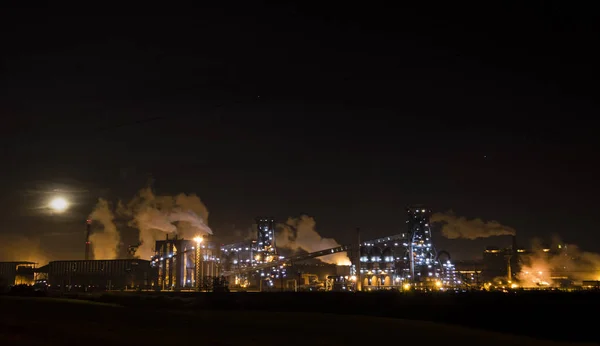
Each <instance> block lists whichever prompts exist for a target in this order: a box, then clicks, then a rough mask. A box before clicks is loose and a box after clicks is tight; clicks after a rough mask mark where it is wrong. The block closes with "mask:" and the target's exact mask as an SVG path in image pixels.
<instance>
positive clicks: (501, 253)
mask: <svg viewBox="0 0 600 346" xmlns="http://www.w3.org/2000/svg"><path fill="white" fill-rule="evenodd" d="M525 254H526V250H525V249H522V248H519V247H518V246H517V238H516V237H515V236H513V237H512V246H511V247H509V248H499V247H496V246H488V247H486V248H485V250H484V251H483V271H482V279H483V280H485V281H493V280H495V279H497V278H503V279H506V280H508V281H513V280H516V276H517V274H518V273H519V271H520V270H521V257H522V256H523V255H525Z"/></svg>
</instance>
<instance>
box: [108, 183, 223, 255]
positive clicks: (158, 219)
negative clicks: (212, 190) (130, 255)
mask: <svg viewBox="0 0 600 346" xmlns="http://www.w3.org/2000/svg"><path fill="white" fill-rule="evenodd" d="M119 210H120V214H121V215H125V216H129V217H131V218H132V220H131V222H130V223H129V225H130V226H133V227H135V228H137V229H138V230H139V232H140V234H139V239H140V246H139V247H138V250H137V252H136V254H137V255H139V256H140V257H141V258H144V259H146V258H150V257H151V256H152V255H153V254H154V243H155V241H156V240H159V239H164V238H165V236H166V235H167V234H173V235H175V234H176V235H178V236H179V237H183V238H185V239H191V238H193V237H195V236H196V235H199V234H212V230H211V229H210V227H208V223H207V220H208V210H207V208H206V206H205V205H204V203H202V201H201V200H200V198H198V196H196V195H193V194H192V195H186V194H179V195H177V196H156V195H154V193H153V192H152V190H151V189H150V188H146V189H142V190H141V191H140V192H139V193H138V195H137V196H136V197H135V198H134V199H133V200H132V201H131V202H129V203H128V204H127V206H124V205H123V204H120V208H119Z"/></svg>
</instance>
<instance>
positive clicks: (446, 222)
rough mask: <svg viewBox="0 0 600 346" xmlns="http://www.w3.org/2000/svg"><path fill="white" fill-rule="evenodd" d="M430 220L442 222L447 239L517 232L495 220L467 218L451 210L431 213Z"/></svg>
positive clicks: (487, 236)
mask: <svg viewBox="0 0 600 346" xmlns="http://www.w3.org/2000/svg"><path fill="white" fill-rule="evenodd" d="M430 221H431V222H439V223H442V224H443V226H442V235H443V236H444V237H446V238H448V239H470V240H473V239H478V238H489V237H496V236H503V235H516V234H517V232H516V231H515V230H514V229H513V228H511V227H508V226H504V225H502V224H500V223H499V222H497V221H488V222H485V221H483V220H481V219H472V220H468V219H467V218H465V217H458V216H456V215H454V213H453V212H452V211H449V212H446V213H435V214H433V215H431V218H430Z"/></svg>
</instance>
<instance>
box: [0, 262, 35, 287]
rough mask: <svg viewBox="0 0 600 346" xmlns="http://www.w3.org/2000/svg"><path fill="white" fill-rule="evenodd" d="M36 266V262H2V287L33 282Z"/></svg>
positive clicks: (0, 277)
mask: <svg viewBox="0 0 600 346" xmlns="http://www.w3.org/2000/svg"><path fill="white" fill-rule="evenodd" d="M35 266H36V263H34V262H0V287H9V286H13V285H31V284H33V282H34V280H35Z"/></svg>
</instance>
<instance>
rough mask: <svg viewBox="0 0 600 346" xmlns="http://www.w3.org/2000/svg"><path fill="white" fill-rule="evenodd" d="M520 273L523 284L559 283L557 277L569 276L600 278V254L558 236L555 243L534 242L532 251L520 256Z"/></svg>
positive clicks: (574, 277)
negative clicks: (542, 243) (587, 250)
mask: <svg viewBox="0 0 600 346" xmlns="http://www.w3.org/2000/svg"><path fill="white" fill-rule="evenodd" d="M520 259H521V264H522V267H521V270H520V272H519V274H518V275H517V279H518V280H519V284H520V286H522V287H540V286H558V284H559V283H558V282H557V281H556V280H553V278H568V280H573V281H576V282H577V283H580V282H579V281H583V280H600V254H597V253H592V252H585V251H581V250H580V249H579V248H578V247H577V246H576V245H572V244H564V243H562V242H561V241H560V239H559V238H558V237H555V239H553V242H552V246H550V247H544V246H541V245H540V243H539V241H535V242H534V246H533V247H532V252H531V253H530V254H524V255H521V256H520Z"/></svg>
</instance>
